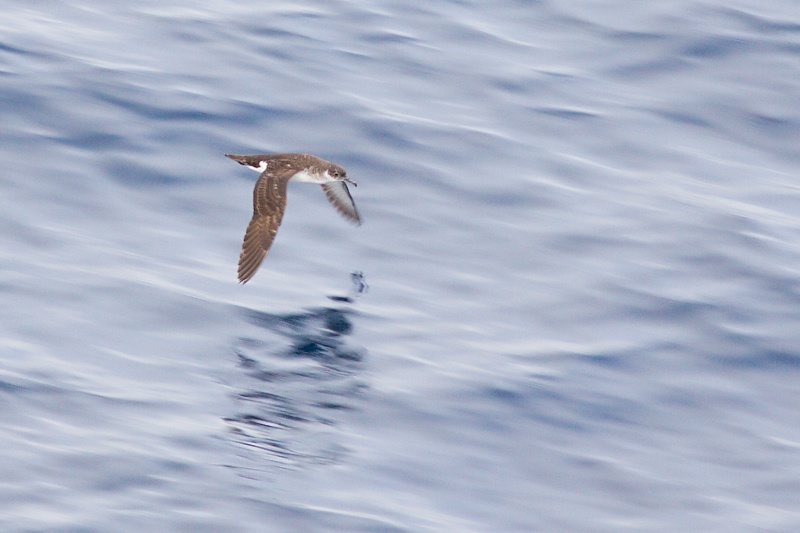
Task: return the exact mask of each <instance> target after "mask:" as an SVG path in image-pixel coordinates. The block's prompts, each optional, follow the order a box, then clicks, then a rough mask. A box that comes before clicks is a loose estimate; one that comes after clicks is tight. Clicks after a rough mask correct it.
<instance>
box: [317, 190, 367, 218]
mask: <svg viewBox="0 0 800 533" xmlns="http://www.w3.org/2000/svg"><path fill="white" fill-rule="evenodd" d="M322 190H323V191H325V196H327V197H328V201H330V203H331V204H333V207H334V208H336V210H337V211H338V212H339V213H340V214H341V215H342V216H343V217H345V218H346V219H348V220H350V221H351V222H355V223H356V224H358V225H359V226H360V225H361V217H360V216H359V215H358V209H356V204H355V202H353V197H352V196H350V191H349V190H347V185H346V184H345V182H343V181H329V182H328V183H323V184H322Z"/></svg>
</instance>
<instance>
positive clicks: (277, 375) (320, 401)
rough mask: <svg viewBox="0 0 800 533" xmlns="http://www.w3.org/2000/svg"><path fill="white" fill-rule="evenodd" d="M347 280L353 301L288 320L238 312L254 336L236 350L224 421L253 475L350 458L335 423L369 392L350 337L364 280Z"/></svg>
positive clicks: (343, 299)
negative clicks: (231, 409) (232, 406)
mask: <svg viewBox="0 0 800 533" xmlns="http://www.w3.org/2000/svg"><path fill="white" fill-rule="evenodd" d="M352 279H353V284H354V290H353V292H352V294H351V295H350V296H329V297H328V298H329V299H330V300H331V302H332V304H331V305H328V306H324V307H319V308H313V309H308V310H306V311H302V312H299V313H290V314H271V313H265V312H262V311H258V310H255V309H248V308H242V309H240V311H241V313H242V315H243V316H244V317H245V319H246V320H247V321H249V322H250V323H251V324H253V325H255V326H257V327H258V328H259V329H258V333H257V334H254V335H252V336H249V337H240V338H238V339H236V341H235V342H234V343H233V346H232V348H233V352H234V353H235V355H236V357H237V358H238V362H239V372H237V374H236V377H235V378H234V380H235V381H236V383H235V384H234V387H235V389H236V390H235V392H234V394H233V398H234V400H235V402H236V413H235V414H234V415H232V416H229V417H226V418H225V422H226V424H227V426H228V429H229V436H230V438H231V439H232V440H233V442H234V443H235V444H237V445H239V446H241V447H243V448H244V449H246V450H248V451H249V452H248V454H247V455H250V456H251V458H252V459H254V460H255V461H256V462H258V464H259V467H258V468H257V470H262V469H267V470H269V468H268V465H266V464H264V460H265V459H266V460H267V461H268V462H269V463H270V464H271V465H272V466H277V467H289V468H291V467H304V466H309V465H314V464H332V463H338V462H340V461H341V460H342V459H343V458H344V457H345V456H346V455H347V444H346V442H344V441H343V439H342V437H341V435H340V434H339V433H340V429H339V426H340V421H341V419H342V417H343V416H346V414H347V413H348V412H349V411H352V410H353V409H357V408H358V405H359V401H360V397H361V396H362V394H363V391H364V389H365V388H366V384H365V382H364V381H363V379H362V376H361V375H362V371H363V364H364V358H365V350H364V348H363V347H361V346H359V345H357V344H356V343H355V342H354V341H353V339H352V332H353V321H354V319H355V317H357V316H358V315H357V313H356V311H355V310H354V309H353V307H354V304H355V303H356V302H357V299H358V298H359V297H360V296H362V295H363V294H365V293H366V291H367V286H366V283H365V282H364V276H363V274H361V273H353V275H352ZM251 468H253V465H250V466H249V467H245V469H246V470H250V469H251ZM243 473H245V472H244V471H243Z"/></svg>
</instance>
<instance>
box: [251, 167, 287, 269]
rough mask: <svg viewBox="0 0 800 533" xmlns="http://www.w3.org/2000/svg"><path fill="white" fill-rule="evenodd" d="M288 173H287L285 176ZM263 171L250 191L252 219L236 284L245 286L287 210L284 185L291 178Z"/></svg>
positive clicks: (282, 174) (270, 243) (261, 259)
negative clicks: (251, 191) (251, 192)
mask: <svg viewBox="0 0 800 533" xmlns="http://www.w3.org/2000/svg"><path fill="white" fill-rule="evenodd" d="M287 173H288V172H287ZM285 174H286V173H279V174H277V175H276V174H275V173H272V172H270V171H265V172H263V173H262V174H261V176H260V177H259V178H258V181H257V182H256V187H255V189H254V190H253V218H252V219H251V220H250V224H248V225H247V231H246V232H245V234H244V242H243V243H242V253H241V255H239V282H240V283H247V282H248V281H249V280H250V278H252V277H253V275H254V274H255V273H256V270H258V267H259V266H261V262H262V261H263V260H264V257H265V256H266V255H267V251H268V250H269V247H270V245H272V241H273V240H274V239H275V234H276V233H278V226H280V225H281V219H282V218H283V212H284V210H285V209H286V185H287V183H288V181H289V177H290V176H286V175H285Z"/></svg>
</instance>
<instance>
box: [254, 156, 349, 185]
mask: <svg viewBox="0 0 800 533" xmlns="http://www.w3.org/2000/svg"><path fill="white" fill-rule="evenodd" d="M247 168H251V169H253V170H255V171H256V172H258V173H259V174H260V173H261V172H264V171H265V170H267V162H266V161H261V162H260V163H259V164H258V166H257V167H251V166H250V165H248V166H247ZM289 179H290V180H291V181H298V182H301V183H329V182H331V181H339V180H336V179H334V178H332V177H331V175H330V174H328V171H327V170H326V171H325V172H323V173H322V174H311V173H309V172H308V170H301V171H300V172H298V173H297V174H295V175H294V176H292V177H291V178H289Z"/></svg>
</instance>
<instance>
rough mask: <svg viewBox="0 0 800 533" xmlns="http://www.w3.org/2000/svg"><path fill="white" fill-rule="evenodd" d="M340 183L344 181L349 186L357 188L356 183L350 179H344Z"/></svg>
mask: <svg viewBox="0 0 800 533" xmlns="http://www.w3.org/2000/svg"><path fill="white" fill-rule="evenodd" d="M342 181H346V182H347V183H349V184H350V185H352V186H353V187H358V183H356V182H355V181H353V180H351V179H350V178H345V179H344V180H342Z"/></svg>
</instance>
